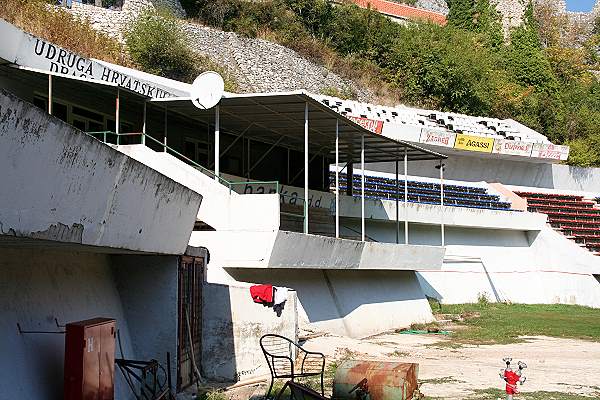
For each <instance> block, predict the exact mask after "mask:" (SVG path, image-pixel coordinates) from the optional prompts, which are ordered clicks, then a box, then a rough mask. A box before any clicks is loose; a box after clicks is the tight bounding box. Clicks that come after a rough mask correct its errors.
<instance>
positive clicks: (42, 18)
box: [0, 0, 131, 66]
mask: <svg viewBox="0 0 600 400" xmlns="http://www.w3.org/2000/svg"><path fill="white" fill-rule="evenodd" d="M50 4H51V3H50V2H49V1H45V0H2V1H0V18H2V19H4V20H6V21H8V22H10V23H11V24H14V25H16V26H18V27H19V28H21V29H23V30H24V31H26V32H29V33H31V34H32V35H35V36H39V37H41V38H44V39H46V40H48V41H50V42H52V43H55V44H57V45H59V46H61V47H64V48H66V49H69V50H71V51H73V52H75V53H77V54H80V55H82V56H85V57H93V58H98V59H100V60H104V61H108V62H112V63H117V64H121V65H125V66H131V62H130V60H129V59H128V58H127V56H126V53H125V52H124V51H123V47H122V46H121V44H119V42H117V41H116V40H115V39H113V38H111V37H109V36H107V35H105V34H103V33H100V32H98V31H96V30H94V29H93V28H92V27H91V25H90V24H89V23H88V21H85V20H81V19H78V18H76V17H74V16H73V15H71V14H69V13H68V12H67V11H65V10H64V9H61V8H58V7H52V6H51V5H50Z"/></svg>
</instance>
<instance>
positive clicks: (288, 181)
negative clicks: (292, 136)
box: [286, 147, 290, 185]
mask: <svg viewBox="0 0 600 400" xmlns="http://www.w3.org/2000/svg"><path fill="white" fill-rule="evenodd" d="M286 182H287V184H288V185H289V184H290V149H289V147H288V149H287V179H286Z"/></svg>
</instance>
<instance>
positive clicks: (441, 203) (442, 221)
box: [440, 159, 445, 247]
mask: <svg viewBox="0 0 600 400" xmlns="http://www.w3.org/2000/svg"><path fill="white" fill-rule="evenodd" d="M440 205H441V206H442V207H441V210H440V219H441V235H442V247H443V246H444V245H445V238H444V233H445V232H444V163H443V162H442V160H441V159H440Z"/></svg>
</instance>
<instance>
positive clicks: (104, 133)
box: [86, 131, 279, 194]
mask: <svg viewBox="0 0 600 400" xmlns="http://www.w3.org/2000/svg"><path fill="white" fill-rule="evenodd" d="M86 133H87V134H88V135H90V136H92V137H93V138H95V139H98V140H101V141H102V142H104V143H112V142H109V141H108V138H109V137H110V136H112V137H116V139H115V143H114V144H116V145H117V146H118V145H120V144H121V138H122V137H135V136H139V137H140V138H141V140H140V143H139V144H144V145H145V144H146V139H149V140H150V142H152V143H155V144H157V145H158V146H159V147H161V148H162V149H163V151H164V152H165V153H167V154H171V155H174V156H177V158H179V159H181V160H182V161H184V162H185V163H186V164H189V165H191V166H192V167H194V168H195V169H197V170H198V171H200V172H202V173H203V174H205V175H208V176H210V177H212V178H216V181H217V182H219V183H220V184H222V185H224V186H226V187H227V188H228V189H229V193H231V192H232V191H234V192H235V190H234V189H233V188H234V186H238V185H249V184H261V185H275V193H273V194H279V181H236V182H233V181H228V180H227V179H225V178H223V177H221V176H218V175H216V174H215V173H214V172H213V171H211V170H210V169H208V168H206V167H203V166H202V165H200V164H198V163H197V162H196V161H194V160H192V159H191V158H189V157H187V156H185V155H183V154H181V153H180V152H178V151H177V150H175V149H173V148H171V147H169V146H167V145H166V144H164V143H163V142H161V141H160V140H158V139H156V138H154V137H152V136H150V135H148V134H147V133H143V132H130V133H116V132H113V131H99V132H86ZM98 136H101V139H100V138H99V137H98ZM236 193H239V192H236ZM239 194H243V193H239Z"/></svg>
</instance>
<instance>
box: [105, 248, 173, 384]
mask: <svg viewBox="0 0 600 400" xmlns="http://www.w3.org/2000/svg"><path fill="white" fill-rule="evenodd" d="M111 264H112V272H113V275H114V277H115V282H116V287H117V290H118V292H119V296H120V297H121V302H122V305H123V313H124V317H125V318H126V320H127V323H128V325H129V326H130V327H131V329H130V334H131V342H132V348H133V354H135V356H136V357H137V358H138V359H140V360H151V359H155V360H158V362H159V363H161V364H162V366H163V367H164V368H165V369H166V368H167V352H170V353H171V354H170V355H171V376H172V379H173V389H175V385H176V382H177V294H178V292H177V290H178V288H177V287H178V279H177V278H178V277H177V271H178V257H177V256H155V255H113V256H112V257H111ZM133 354H125V357H126V358H132V356H133ZM117 355H119V356H120V354H119V353H118V352H117Z"/></svg>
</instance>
